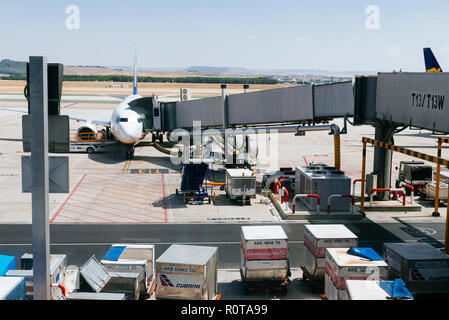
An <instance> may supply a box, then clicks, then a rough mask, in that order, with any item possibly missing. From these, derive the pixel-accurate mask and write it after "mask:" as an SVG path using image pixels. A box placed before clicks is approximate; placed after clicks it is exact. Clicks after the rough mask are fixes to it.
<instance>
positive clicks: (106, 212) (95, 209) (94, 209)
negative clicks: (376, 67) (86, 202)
mask: <svg viewBox="0 0 449 320" xmlns="http://www.w3.org/2000/svg"><path fill="white" fill-rule="evenodd" d="M70 205H71V206H74V207H78V208H81V209H85V210H90V211H97V212H100V213H103V214H106V215H112V216H116V217H119V218H124V219H129V220H133V221H137V222H145V221H142V220H137V219H133V218H130V217H125V216H122V215H119V214H116V213H112V212H109V211H104V210H100V209H97V208H88V207H87V208H86V207H83V206H80V205H78V204H74V203H71V204H70ZM83 214H84V212H83Z"/></svg>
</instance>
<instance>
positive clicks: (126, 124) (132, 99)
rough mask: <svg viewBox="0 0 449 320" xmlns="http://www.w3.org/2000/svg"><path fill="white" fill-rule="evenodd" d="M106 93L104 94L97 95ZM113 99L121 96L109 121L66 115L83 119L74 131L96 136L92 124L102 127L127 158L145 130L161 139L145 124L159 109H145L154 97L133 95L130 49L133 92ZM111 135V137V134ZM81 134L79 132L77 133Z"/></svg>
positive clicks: (74, 118)
mask: <svg viewBox="0 0 449 320" xmlns="http://www.w3.org/2000/svg"><path fill="white" fill-rule="evenodd" d="M100 95H103V96H108V95H106V94H100ZM109 97H113V98H119V99H123V100H122V101H121V102H120V104H119V105H118V106H117V107H116V108H115V109H114V111H113V113H112V116H111V120H110V121H105V120H93V119H87V118H79V117H72V116H70V117H69V119H70V120H76V121H80V122H85V124H83V125H81V126H80V127H79V128H78V130H77V132H78V133H79V134H84V135H86V136H88V137H92V136H96V135H97V134H98V133H99V130H98V128H97V127H96V125H101V126H104V127H106V135H107V136H109V137H110V138H113V139H115V140H116V141H117V142H119V143H122V144H124V145H126V147H127V157H129V158H131V157H133V156H134V149H135V146H136V145H137V144H138V143H139V142H140V141H141V140H142V139H143V138H144V137H145V136H146V135H147V133H148V132H152V133H153V137H152V141H153V142H155V141H156V140H159V142H163V133H161V132H160V131H157V130H152V129H153V128H152V126H150V125H149V124H148V121H147V120H148V119H153V114H152V112H155V113H156V112H158V113H159V111H160V110H159V108H153V107H151V108H148V105H149V104H150V105H152V106H157V105H158V103H157V101H156V97H155V96H154V95H153V96H152V97H143V96H141V95H138V94H137V56H136V51H134V78H133V92H132V94H131V95H129V96H127V97H118V96H109ZM152 109H153V110H152ZM3 110H6V111H15V112H26V113H27V111H22V110H17V109H6V108H3ZM111 135H112V137H111ZM80 136H81V135H80Z"/></svg>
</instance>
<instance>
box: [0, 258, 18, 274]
mask: <svg viewBox="0 0 449 320" xmlns="http://www.w3.org/2000/svg"><path fill="white" fill-rule="evenodd" d="M15 268H16V258H15V257H13V256H5V255H0V277H3V276H4V275H5V274H6V272H8V271H9V270H14V269H15Z"/></svg>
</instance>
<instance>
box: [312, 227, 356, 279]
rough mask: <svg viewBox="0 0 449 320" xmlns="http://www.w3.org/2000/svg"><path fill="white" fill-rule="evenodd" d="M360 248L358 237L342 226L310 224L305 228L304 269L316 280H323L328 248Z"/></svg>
mask: <svg viewBox="0 0 449 320" xmlns="http://www.w3.org/2000/svg"><path fill="white" fill-rule="evenodd" d="M357 246H358V237H357V236H356V235H355V234H354V233H352V232H351V231H350V230H349V229H348V228H346V227H345V226H344V225H342V224H309V225H305V226H304V251H303V260H304V268H305V269H306V270H307V272H308V273H309V274H310V275H311V276H312V277H314V278H323V277H324V273H325V270H326V249H327V248H350V247H357Z"/></svg>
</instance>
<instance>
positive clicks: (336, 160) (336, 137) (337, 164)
mask: <svg viewBox="0 0 449 320" xmlns="http://www.w3.org/2000/svg"><path fill="white" fill-rule="evenodd" d="M334 166H335V168H337V170H341V155H340V135H339V134H334Z"/></svg>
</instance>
